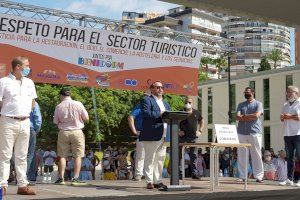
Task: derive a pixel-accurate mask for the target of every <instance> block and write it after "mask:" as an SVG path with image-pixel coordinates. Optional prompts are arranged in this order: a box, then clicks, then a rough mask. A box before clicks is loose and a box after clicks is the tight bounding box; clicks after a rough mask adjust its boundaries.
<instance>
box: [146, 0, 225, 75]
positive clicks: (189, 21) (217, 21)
mask: <svg viewBox="0 0 300 200" xmlns="http://www.w3.org/2000/svg"><path fill="white" fill-rule="evenodd" d="M223 23H224V19H223V18H221V17H218V16H216V15H214V14H212V13H209V12H206V11H202V10H198V9H195V8H187V7H183V6H180V7H176V8H173V9H170V10H169V13H168V14H167V15H164V16H160V17H156V18H153V19H149V20H146V21H145V23H144V24H145V25H150V26H155V27H159V28H163V29H170V30H176V31H181V32H186V33H192V34H199V35H203V36H207V37H211V38H213V37H216V36H217V37H220V34H221V32H222V24H223ZM177 40H179V41H180V39H177ZM183 41H184V40H183ZM210 43H211V44H210V45H212V46H216V47H219V46H218V44H216V43H215V40H213V39H212V40H211V41H210ZM202 56H205V57H211V58H218V57H219V56H220V55H219V53H218V52H217V51H216V49H203V52H202ZM209 70H210V72H211V73H209V75H210V77H211V78H217V77H218V75H217V74H214V73H216V69H215V68H214V66H210V69H209Z"/></svg>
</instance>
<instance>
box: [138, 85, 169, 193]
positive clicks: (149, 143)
mask: <svg viewBox="0 0 300 200" xmlns="http://www.w3.org/2000/svg"><path fill="white" fill-rule="evenodd" d="M163 89H164V88H163V85H162V83H161V82H160V81H155V82H154V83H152V84H151V86H150V90H151V95H150V96H149V97H145V98H144V99H143V100H142V101H141V108H142V117H143V129H142V131H141V133H140V141H142V142H143V145H144V149H145V163H144V170H145V177H146V182H147V189H153V188H158V189H160V190H165V189H166V186H165V185H164V184H163V183H162V171H163V163H164V159H165V155H166V146H165V145H164V142H165V137H166V134H167V124H166V123H164V122H163V121H162V114H163V113H164V112H165V111H169V110H170V105H169V104H168V103H167V102H166V101H165V100H163V96H162V95H163Z"/></svg>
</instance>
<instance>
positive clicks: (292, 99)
mask: <svg viewBox="0 0 300 200" xmlns="http://www.w3.org/2000/svg"><path fill="white" fill-rule="evenodd" d="M295 100H296V99H295V98H294V97H291V98H289V99H288V101H289V102H290V103H293V102H294V101H295Z"/></svg>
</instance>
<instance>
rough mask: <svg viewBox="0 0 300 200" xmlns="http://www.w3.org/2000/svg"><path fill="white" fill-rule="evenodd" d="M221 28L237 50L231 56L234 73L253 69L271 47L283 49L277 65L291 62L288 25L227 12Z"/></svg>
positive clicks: (255, 69)
mask: <svg viewBox="0 0 300 200" xmlns="http://www.w3.org/2000/svg"><path fill="white" fill-rule="evenodd" d="M222 28H223V32H224V34H225V35H226V36H227V38H228V39H232V40H234V41H235V42H234V43H233V44H232V45H231V46H230V49H232V50H234V51H235V52H236V53H234V54H233V55H232V57H231V71H232V74H233V75H234V74H236V75H239V74H244V73H247V72H256V71H257V69H258V68H259V67H260V60H261V58H262V57H263V56H265V55H267V54H269V53H270V52H271V51H272V50H273V49H280V50H282V52H283V56H284V59H283V60H282V61H280V62H278V63H277V68H281V67H285V66H289V65H290V64H291V50H290V28H289V27H285V26H281V25H276V24H273V23H268V22H258V21H251V20H248V19H244V18H241V17H232V16H229V17H227V20H226V23H225V24H224V25H223V27H222ZM270 64H271V66H273V65H272V64H273V63H272V62H270Z"/></svg>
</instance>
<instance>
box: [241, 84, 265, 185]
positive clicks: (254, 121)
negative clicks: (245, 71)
mask: <svg viewBox="0 0 300 200" xmlns="http://www.w3.org/2000/svg"><path fill="white" fill-rule="evenodd" d="M254 93H255V91H254V89H252V88H250V87H247V88H246V89H245V91H244V96H245V98H246V99H247V100H246V101H244V102H242V103H240V104H239V105H238V107H237V116H236V120H237V121H238V122H239V123H238V127H237V132H238V137H239V141H240V143H250V144H251V147H250V156H251V161H252V168H253V176H254V178H256V182H259V183H261V182H262V180H263V177H264V168H263V162H262V155H261V148H262V132H263V130H262V122H261V116H262V115H263V106H262V103H261V102H259V101H257V100H256V99H254ZM245 156H246V151H245V149H242V148H239V149H238V163H239V165H238V169H239V172H240V178H241V179H243V180H245V178H246V176H247V172H245V167H246V166H245V163H244V161H243V160H244V158H245Z"/></svg>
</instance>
